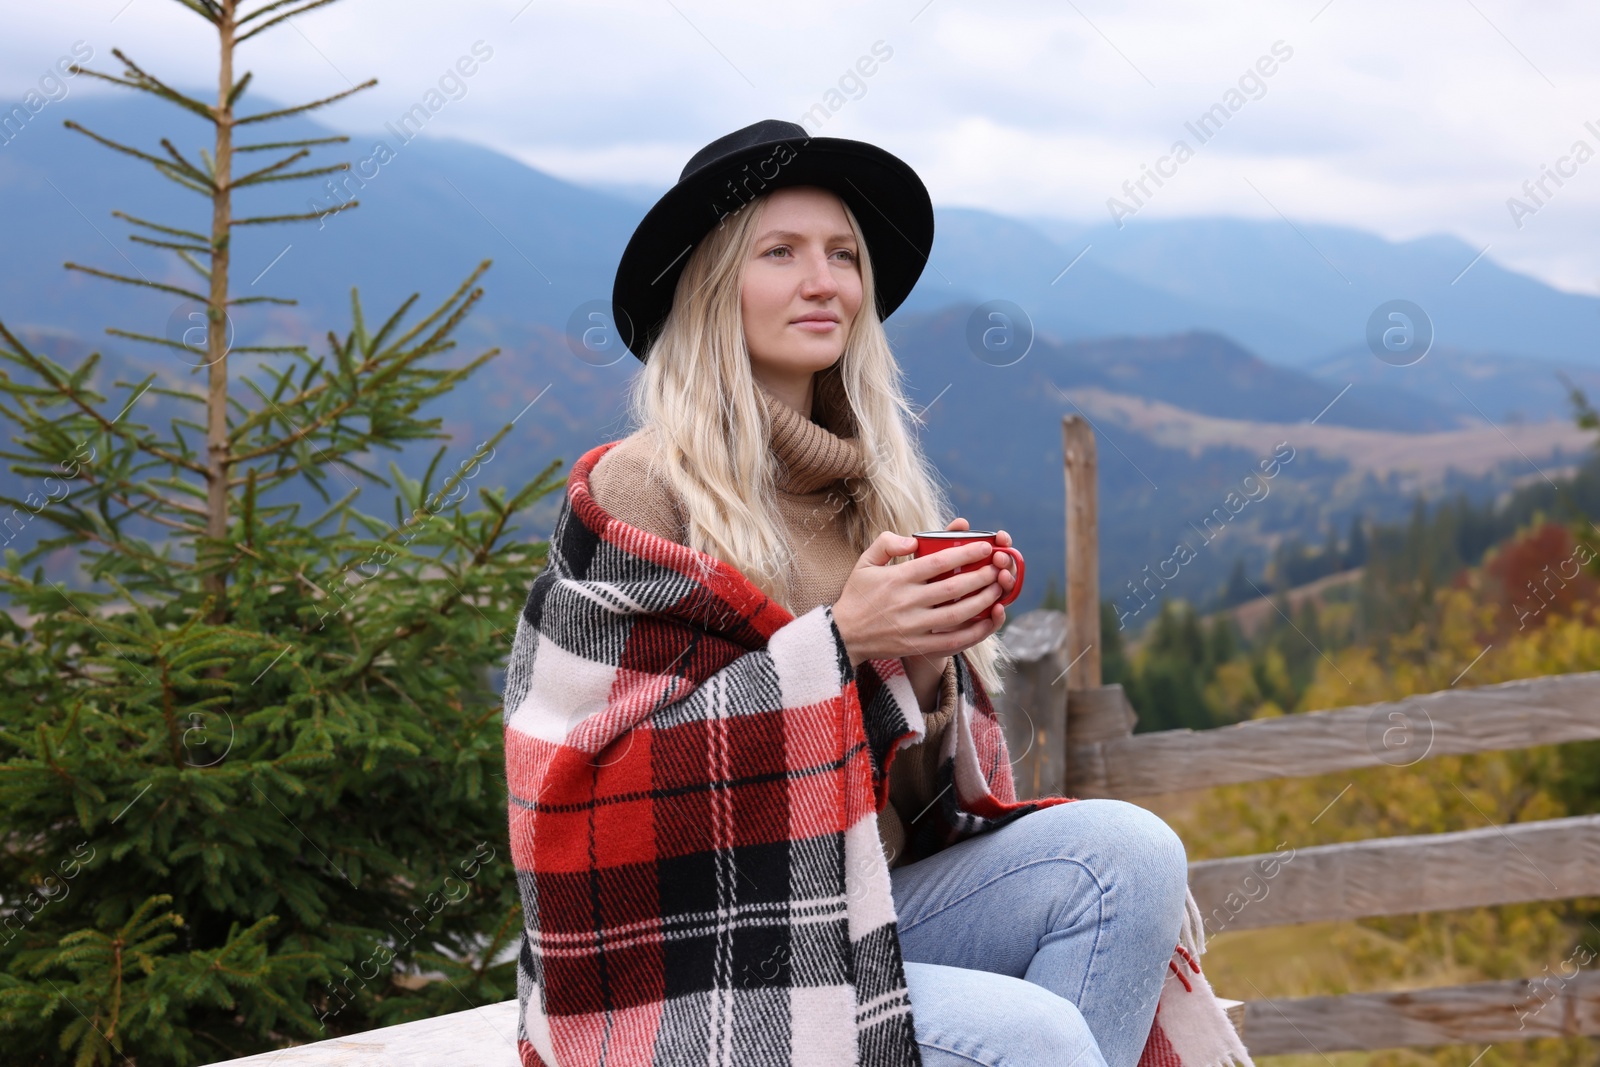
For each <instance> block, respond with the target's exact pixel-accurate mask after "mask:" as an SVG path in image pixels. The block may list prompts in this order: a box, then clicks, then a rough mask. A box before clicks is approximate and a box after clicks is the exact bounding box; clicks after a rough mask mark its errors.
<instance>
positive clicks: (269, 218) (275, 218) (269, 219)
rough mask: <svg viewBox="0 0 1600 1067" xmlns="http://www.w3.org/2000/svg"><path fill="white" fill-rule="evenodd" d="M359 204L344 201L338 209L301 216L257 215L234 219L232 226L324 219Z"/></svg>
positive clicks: (357, 202)
mask: <svg viewBox="0 0 1600 1067" xmlns="http://www.w3.org/2000/svg"><path fill="white" fill-rule="evenodd" d="M359 203H361V201H359V200H346V201H345V202H344V203H342V204H340V205H339V206H338V207H331V208H329V209H328V210H326V211H310V212H306V213H304V214H301V215H258V216H255V217H254V218H248V219H234V220H233V224H234V225H235V226H265V225H267V224H269V223H273V222H298V221H300V220H301V219H325V218H327V217H328V216H329V215H334V214H337V213H338V212H340V211H348V210H349V209H350V208H353V207H355V206H356V205H357V204H359Z"/></svg>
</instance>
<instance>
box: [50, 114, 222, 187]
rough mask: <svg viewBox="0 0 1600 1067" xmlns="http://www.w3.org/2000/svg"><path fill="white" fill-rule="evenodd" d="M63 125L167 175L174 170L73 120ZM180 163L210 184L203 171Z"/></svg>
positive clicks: (168, 164) (155, 157)
mask: <svg viewBox="0 0 1600 1067" xmlns="http://www.w3.org/2000/svg"><path fill="white" fill-rule="evenodd" d="M61 125H63V126H65V127H66V128H67V129H69V130H77V131H78V132H79V133H82V134H86V135H87V136H89V137H92V138H94V139H95V140H96V141H99V142H100V143H101V144H103V145H105V146H106V147H107V148H113V149H115V150H117V151H118V152H123V153H125V154H127V155H130V156H134V157H136V158H138V159H142V160H144V161H145V162H146V163H150V164H153V165H154V166H155V167H156V168H157V169H161V170H162V172H163V173H167V171H168V170H169V169H173V164H171V163H169V162H168V161H167V160H165V159H162V158H161V157H160V156H153V155H151V154H150V153H148V152H141V151H140V150H139V149H137V148H134V147H132V146H131V145H125V144H120V143H118V142H116V141H113V140H111V138H109V137H102V136H100V135H99V134H98V133H95V132H94V131H93V130H90V129H86V128H84V127H83V126H80V125H79V124H78V123H76V122H74V121H73V120H72V119H67V120H66V121H64V122H62V124H61ZM162 143H163V144H166V143H167V142H166V139H165V138H163V139H162ZM178 162H179V164H181V166H182V168H186V171H187V174H192V175H193V176H194V177H195V178H196V179H197V180H199V181H202V182H210V180H211V179H210V178H208V177H206V175H205V174H204V173H202V172H201V171H198V170H195V168H194V167H193V166H191V165H190V164H188V163H187V162H185V161H184V160H183V159H182V158H181V157H180V158H179V160H178ZM163 168H165V169H163ZM180 172H182V171H180Z"/></svg>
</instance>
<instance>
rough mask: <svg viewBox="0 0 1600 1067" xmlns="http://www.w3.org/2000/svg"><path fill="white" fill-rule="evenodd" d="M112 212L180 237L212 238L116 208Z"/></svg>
mask: <svg viewBox="0 0 1600 1067" xmlns="http://www.w3.org/2000/svg"><path fill="white" fill-rule="evenodd" d="M111 214H112V215H114V216H116V217H117V218H121V219H127V220H128V221H129V222H131V223H133V224H134V225H135V226H144V227H147V228H149V229H152V230H155V231H157V232H158V233H170V234H174V235H176V236H178V237H193V238H194V239H195V240H196V241H206V242H209V241H210V240H211V238H209V237H207V236H206V235H205V234H203V233H196V232H195V231H193V230H180V229H176V228H174V227H172V226H161V225H159V224H157V223H154V222H146V221H145V220H144V219H141V218H135V217H134V216H132V215H130V214H128V213H127V212H126V211H115V210H113V211H112V212H111Z"/></svg>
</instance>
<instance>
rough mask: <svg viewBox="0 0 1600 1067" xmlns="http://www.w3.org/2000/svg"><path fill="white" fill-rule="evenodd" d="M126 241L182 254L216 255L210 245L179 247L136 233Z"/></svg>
mask: <svg viewBox="0 0 1600 1067" xmlns="http://www.w3.org/2000/svg"><path fill="white" fill-rule="evenodd" d="M128 240H130V241H137V242H139V243H140V244H142V245H150V246H152V247H154V248H171V249H174V250H176V251H183V252H200V253H203V254H204V255H208V256H212V255H216V249H214V248H212V247H211V246H210V245H180V244H178V243H176V242H174V241H157V240H153V239H152V238H149V237H141V236H140V235H138V234H136V233H131V234H129V235H128Z"/></svg>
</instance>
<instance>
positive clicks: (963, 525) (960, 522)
mask: <svg viewBox="0 0 1600 1067" xmlns="http://www.w3.org/2000/svg"><path fill="white" fill-rule="evenodd" d="M970 526H971V523H969V522H967V520H966V519H962V518H954V519H951V520H950V525H949V526H946V527H945V529H946V530H965V529H968V528H970Z"/></svg>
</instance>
